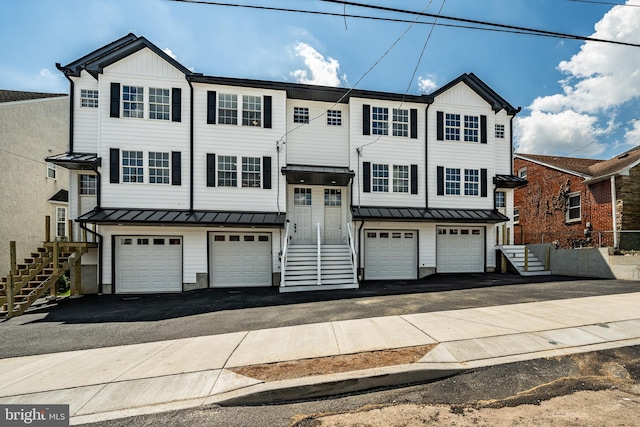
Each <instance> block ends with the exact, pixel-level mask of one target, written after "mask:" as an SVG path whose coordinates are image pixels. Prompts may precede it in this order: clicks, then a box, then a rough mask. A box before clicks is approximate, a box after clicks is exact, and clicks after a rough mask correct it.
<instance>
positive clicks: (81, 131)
mask: <svg viewBox="0 0 640 427" xmlns="http://www.w3.org/2000/svg"><path fill="white" fill-rule="evenodd" d="M72 79H73V81H74V100H73V110H74V112H73V151H74V152H76V153H97V152H98V138H99V137H100V133H99V132H97V129H98V128H99V118H100V115H99V111H100V108H108V106H109V94H108V93H106V94H105V93H102V91H100V87H99V84H98V81H97V80H96V79H94V78H93V76H91V75H90V74H89V73H87V72H86V71H84V70H83V71H82V73H81V74H80V77H79V78H78V77H72ZM83 89H85V90H97V91H98V108H86V107H82V101H81V96H80V95H81V94H82V90H83Z"/></svg>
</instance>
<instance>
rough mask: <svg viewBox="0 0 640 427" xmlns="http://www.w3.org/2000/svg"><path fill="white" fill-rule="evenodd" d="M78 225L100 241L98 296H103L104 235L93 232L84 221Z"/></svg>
mask: <svg viewBox="0 0 640 427" xmlns="http://www.w3.org/2000/svg"><path fill="white" fill-rule="evenodd" d="M76 221H78V220H76ZM78 224H80V228H82V229H83V230H85V231H87V232H89V233H91V234H93V235H94V236H95V237H96V238H97V240H98V295H102V287H103V283H102V267H103V265H104V262H103V261H102V259H103V245H102V242H103V240H104V239H103V237H102V234H100V233H97V232H96V231H93V230H91V229H90V228H88V227H87V225H86V224H85V222H84V221H82V222H80V221H78ZM112 293H113V292H112Z"/></svg>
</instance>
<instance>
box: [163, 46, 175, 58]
mask: <svg viewBox="0 0 640 427" xmlns="http://www.w3.org/2000/svg"><path fill="white" fill-rule="evenodd" d="M162 51H163V52H164V53H166V54H167V55H169V56H170V57H171V58H173V59H177V58H176V55H175V54H174V53H173V52H172V51H171V49H169V48H165V49H162Z"/></svg>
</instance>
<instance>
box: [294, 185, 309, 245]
mask: <svg viewBox="0 0 640 427" xmlns="http://www.w3.org/2000/svg"><path fill="white" fill-rule="evenodd" d="M312 230H313V227H312V223H311V188H294V189H293V230H291V231H292V235H293V241H294V242H295V243H301V244H305V243H307V244H310V243H313V233H312Z"/></svg>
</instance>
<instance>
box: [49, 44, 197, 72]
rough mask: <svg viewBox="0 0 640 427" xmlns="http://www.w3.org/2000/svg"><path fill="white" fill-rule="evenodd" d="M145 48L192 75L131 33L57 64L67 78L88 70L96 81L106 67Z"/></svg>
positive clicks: (158, 49) (170, 58) (157, 49)
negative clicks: (77, 57)
mask: <svg viewBox="0 0 640 427" xmlns="http://www.w3.org/2000/svg"><path fill="white" fill-rule="evenodd" d="M144 48H149V49H151V50H152V51H153V52H154V53H155V54H156V55H158V56H160V57H161V58H162V59H164V60H165V61H167V62H168V63H170V64H171V65H173V66H174V67H175V68H177V69H178V70H180V72H182V73H183V74H185V75H190V74H192V72H191V71H190V70H189V69H188V68H186V67H185V66H183V65H182V64H180V63H179V62H178V61H176V60H175V59H173V58H172V57H170V56H169V55H167V54H166V53H165V52H163V51H162V50H161V49H160V48H159V47H158V46H156V45H154V44H153V43H151V42H150V41H149V40H147V39H145V38H144V37H138V36H136V35H135V34H133V33H129V34H127V35H126V36H124V37H122V38H120V39H118V40H116V41H113V42H111V43H109V44H108V45H106V46H103V47H101V48H100V49H97V50H94V51H93V52H91V53H89V54H87V55H85V56H83V57H82V58H80V59H77V60H75V61H73V62H71V63H69V64H67V65H65V66H61V65H60V64H56V67H57V68H58V69H59V70H60V71H62V72H63V73H64V74H65V75H67V76H74V77H80V73H81V72H82V70H86V71H87V72H88V73H89V74H91V75H92V76H93V77H94V78H95V79H97V78H98V74H101V73H102V72H103V70H104V68H105V67H107V66H109V65H111V64H113V63H115V62H118V61H120V60H121V59H123V58H126V57H127V56H129V55H131V54H133V53H136V52H138V51H139V50H142V49H144Z"/></svg>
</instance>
